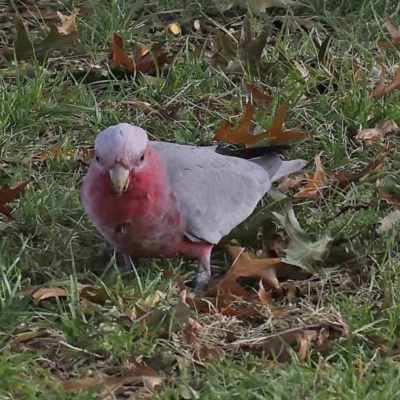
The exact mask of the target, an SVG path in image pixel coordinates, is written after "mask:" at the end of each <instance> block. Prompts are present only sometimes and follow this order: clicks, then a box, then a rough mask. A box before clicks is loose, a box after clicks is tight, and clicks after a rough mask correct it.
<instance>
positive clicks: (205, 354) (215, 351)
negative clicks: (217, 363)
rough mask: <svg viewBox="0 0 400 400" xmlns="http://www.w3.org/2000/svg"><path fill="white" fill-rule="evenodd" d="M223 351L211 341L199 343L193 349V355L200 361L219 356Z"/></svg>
mask: <svg viewBox="0 0 400 400" xmlns="http://www.w3.org/2000/svg"><path fill="white" fill-rule="evenodd" d="M224 354H225V352H224V351H223V349H222V348H221V347H218V346H216V345H214V344H211V343H201V344H200V346H198V347H197V348H196V350H195V351H194V357H195V359H196V360H198V361H200V362H204V361H211V360H215V359H218V358H221V357H222V356H223V355H224Z"/></svg>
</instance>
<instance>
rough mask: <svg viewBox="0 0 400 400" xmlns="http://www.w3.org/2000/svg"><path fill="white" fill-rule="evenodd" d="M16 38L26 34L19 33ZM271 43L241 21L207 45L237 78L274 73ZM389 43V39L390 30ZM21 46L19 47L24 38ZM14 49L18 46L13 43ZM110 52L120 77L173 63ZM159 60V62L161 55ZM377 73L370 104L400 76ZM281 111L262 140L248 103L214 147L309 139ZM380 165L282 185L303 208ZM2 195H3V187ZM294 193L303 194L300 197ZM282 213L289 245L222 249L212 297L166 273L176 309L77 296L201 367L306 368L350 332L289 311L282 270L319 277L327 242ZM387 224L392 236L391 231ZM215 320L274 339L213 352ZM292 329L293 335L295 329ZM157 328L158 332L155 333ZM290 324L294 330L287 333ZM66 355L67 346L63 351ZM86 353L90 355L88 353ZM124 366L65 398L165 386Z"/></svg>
mask: <svg viewBox="0 0 400 400" xmlns="http://www.w3.org/2000/svg"><path fill="white" fill-rule="evenodd" d="M60 18H61V17H60ZM68 18H69V19H68ZM61 20H62V25H61V26H59V27H57V31H58V33H59V34H60V35H63V36H68V35H71V33H74V32H75V31H76V25H75V19H74V18H72V16H71V17H65V18H64V20H63V19H62V18H61ZM17 24H18V23H17ZM175 25H178V24H175ZM175 25H174V28H173V29H171V28H169V29H170V31H171V33H172V34H174V35H179V34H180V32H178V27H179V31H180V28H181V27H180V26H179V25H178V27H176V26H175ZM387 26H388V25H387ZM388 28H389V32H390V31H391V29H392V28H391V27H390V26H388ZM52 29H53V28H52ZM60 29H61V30H60ZM19 30H20V31H21V32H22V30H21V25H20V26H19ZM21 35H24V34H23V33H22V34H21ZM268 35H269V33H268V29H265V30H263V31H262V33H261V35H260V36H258V37H256V38H254V37H253V34H252V32H251V26H250V24H249V19H247V20H245V22H244V24H243V27H242V31H241V35H240V37H238V36H237V35H236V36H237V37H236V40H237V41H238V42H239V43H238V44H235V40H233V39H232V37H231V35H222V36H221V34H218V33H217V34H216V35H215V36H216V39H215V43H214V44H215V45H216V46H217V47H218V46H220V48H219V51H218V52H217V53H218V56H224V57H225V58H226V59H225V61H227V63H225V67H224V68H225V72H227V73H236V72H238V71H239V67H240V68H241V69H243V68H242V67H243V65H244V64H249V65H251V66H252V69H257V70H260V69H261V70H262V71H264V72H267V71H269V70H270V67H271V66H270V65H268V64H267V63H263V61H262V59H261V57H262V54H263V50H264V47H265V46H266V43H267V40H268ZM232 36H234V35H232ZM391 36H392V38H394V36H393V29H392V33H391ZM22 37H23V38H24V36H22ZM217 37H218V39H217ZM57 40H59V39H57ZM29 41H30V39H29ZM394 41H395V39H394ZM20 43H23V42H21V41H20ZM30 43H31V44H30V46H31V47H32V49H33V50H29V51H31V53H32V54H33V53H35V54H36V53H37V54H39V56H40V55H41V53H40V51H44V50H42V48H43V47H46V46H43V43H41V42H39V43H34V44H33V42H31V41H30ZM60 43H61V42H60ZM45 44H46V43H45ZM24 46H25V47H24ZM40 46H42V47H40ZM16 47H17V48H18V47H19V49H18V51H19V52H20V56H21V55H22V57H23V58H25V57H27V58H28V54H29V51H28V50H27V49H28V46H27V45H25V44H24V45H19V46H16ZM111 47H112V50H111V56H110V59H109V62H110V64H111V65H113V66H114V67H115V68H116V69H117V70H120V69H121V71H124V70H127V71H128V72H134V73H136V72H142V73H147V72H149V71H151V70H152V69H154V68H155V67H156V66H157V65H158V66H162V65H163V64H170V62H171V60H170V59H168V61H166V62H162V61H163V59H162V58H161V59H160V60H161V63H159V62H158V60H157V57H158V56H156V57H154V54H151V49H150V48H148V47H147V46H143V45H137V46H136V49H135V50H134V52H133V56H130V55H128V52H127V51H126V50H124V44H123V42H122V38H121V37H120V36H119V35H116V34H114V35H113V37H112V42H111ZM38 49H39V51H38ZM51 49H52V47H51V46H50V47H48V48H46V53H47V52H49V51H51ZM16 50H17V49H16ZM24 52H25V53H24ZM156 53H157V52H156ZM161 54H162V53H161ZM162 55H163V54H162ZM163 56H165V57H166V55H163ZM29 57H30V55H29ZM160 64H161V65H160ZM217 66H218V65H217ZM263 68H264V69H263ZM384 68H385V67H384V66H383V64H382V74H381V80H380V82H379V83H378V85H377V86H376V88H375V89H374V91H373V93H372V97H373V98H375V99H379V98H382V97H384V96H385V95H387V94H389V93H390V92H392V91H393V90H395V89H396V88H397V86H398V82H397V80H398V79H397V78H398V77H397V75H398V73H396V77H395V79H394V81H393V82H391V83H389V85H385V78H386V75H385V73H386V70H385V69H384ZM244 85H245V86H246V87H247V89H248V90H249V92H250V94H251V95H252V97H253V100H254V104H259V105H263V106H266V105H268V104H270V102H271V101H272V97H271V96H269V95H267V94H265V93H263V92H262V91H261V90H260V89H258V87H257V86H256V85H255V84H252V83H249V82H245V83H244ZM130 105H131V106H133V107H139V108H141V109H142V110H143V111H144V112H145V113H146V112H147V111H148V114H152V115H157V113H159V112H160V111H162V110H159V109H157V108H156V107H153V106H151V104H149V103H147V104H146V103H144V104H139V103H138V102H136V103H132V104H130ZM146 107H148V108H146ZM287 109H288V104H287V103H283V104H281V106H280V107H279V108H278V111H277V114H276V117H275V120H274V122H273V124H272V126H271V127H270V128H269V129H268V130H267V131H266V132H264V133H263V134H258V135H256V134H253V133H252V132H251V130H250V127H251V123H252V118H253V116H254V113H255V112H256V111H259V110H255V108H254V106H253V105H252V104H251V103H248V104H247V105H246V109H245V112H244V117H243V120H242V121H241V122H240V123H239V125H238V127H237V128H236V129H232V126H231V124H230V123H229V122H227V121H225V122H224V123H223V125H222V126H221V128H220V130H219V131H218V133H217V135H216V136H215V138H214V139H215V140H217V141H226V142H230V143H240V144H244V145H246V146H254V145H255V146H257V145H262V144H265V142H267V143H268V144H270V145H273V144H279V143H284V142H287V141H296V140H303V139H307V138H309V136H310V135H309V134H304V133H302V132H301V126H300V125H298V126H297V127H296V128H294V129H292V130H288V131H285V130H284V129H283V123H284V118H285V112H286V111H287ZM389 122H391V121H389ZM381 128H382V127H381V126H378V127H377V128H376V129H378V130H379V129H381ZM383 130H384V129H383ZM383 130H382V132H379V134H377V135H375V133H376V132H369V133H365V132H364V137H361V138H360V137H357V138H356V139H360V140H363V141H368V140H373V139H375V138H377V137H380V138H381V139H382V140H385V138H384V135H385V132H383ZM359 133H360V132H359ZM218 134H220V136H218ZM260 135H261V136H260ZM368 135H369V136H368ZM374 135H375V136H374ZM371 136H372V137H371ZM85 150H87V151H88V154H90V157H89V158H91V157H92V156H93V150H92V149H85ZM386 156H387V152H385V150H384V151H383V152H382V153H381V154H378V156H377V157H376V159H374V160H372V161H371V162H370V163H369V164H368V165H367V166H366V167H365V168H363V169H362V170H361V171H360V172H354V173H348V172H346V173H335V172H326V171H325V170H324V168H323V165H322V161H321V158H320V156H317V157H318V158H316V171H315V173H314V174H313V176H311V175H310V174H308V175H304V176H297V177H296V178H297V180H296V181H295V182H291V183H290V182H288V181H286V186H287V189H289V190H290V189H298V188H299V186H300V185H301V182H302V181H305V182H306V184H305V186H304V187H302V188H300V191H299V193H298V195H297V196H296V197H297V198H300V199H301V198H308V199H310V198H311V199H316V200H318V199H321V198H323V194H325V193H326V191H327V190H329V187H330V186H333V185H337V186H338V187H339V188H341V189H343V190H344V189H347V188H348V185H349V183H358V182H359V181H360V180H362V179H364V177H367V176H369V175H371V174H373V173H375V172H376V171H378V170H379V169H381V168H382V166H383V162H384V160H385V158H386ZM49 157H59V158H67V157H70V155H69V153H62V151H60V148H59V147H54V148H53V147H52V148H50V149H48V150H46V151H44V152H43V153H38V154H37V155H36V156H34V157H33V158H32V159H31V160H30V161H32V162H34V163H39V164H40V163H44V162H46V161H47V159H48V158H49ZM288 179H291V178H288ZM284 183H285V182H284ZM3 189H4V188H3ZM7 189H9V188H8V187H7ZM301 193H303V194H302V195H301ZM384 193H385V192H384V191H383V188H381V195H382V196H383V197H384V198H385V194H384ZM387 198H389V195H387ZM10 201H12V200H10ZM7 202H9V201H7ZM5 203H6V202H0V204H1V206H3V204H5ZM283 204H284V206H283V207H282V208H281V210H280V211H274V212H273V213H272V214H273V216H274V217H275V222H276V223H277V224H280V225H281V226H282V227H283V229H284V230H285V231H286V233H287V235H288V236H289V239H290V241H289V243H284V246H283V248H282V251H283V255H282V257H281V256H279V258H278V257H273V258H267V257H264V258H261V257H256V256H253V255H252V254H250V253H248V252H247V251H244V250H243V248H242V247H239V246H236V247H235V246H228V247H227V248H226V252H227V253H228V254H229V256H230V257H231V258H232V261H233V262H232V265H231V268H230V269H229V270H228V272H226V273H225V274H223V275H222V276H221V277H219V278H217V279H216V280H214V281H213V282H212V283H211V285H210V287H209V288H208V290H209V291H208V292H207V293H206V294H205V296H204V297H202V298H192V297H191V296H188V297H185V296H186V295H182V293H187V290H188V289H187V288H186V285H185V283H184V281H183V279H182V278H181V277H180V276H173V275H171V274H170V275H169V277H170V278H173V279H175V280H176V282H177V283H178V286H179V293H180V297H179V301H178V303H177V304H174V305H171V304H169V303H168V301H167V300H166V299H167V297H168V296H167V294H165V293H163V292H161V291H158V292H157V291H156V292H154V293H152V294H146V293H144V294H142V296H136V297H135V299H134V305H132V304H130V305H129V306H128V301H129V300H128V299H127V298H125V297H121V296H119V295H118V294H116V293H114V292H113V289H110V288H105V287H103V286H100V287H99V286H93V285H87V286H85V285H84V284H82V285H81V286H79V288H78V293H79V296H80V297H81V298H82V299H83V300H88V302H90V303H96V304H97V305H98V306H99V307H100V313H103V314H106V312H105V310H106V307H108V306H110V303H113V302H114V301H115V300H117V303H119V306H121V307H122V308H129V307H132V310H131V313H130V314H129V315H130V316H131V318H130V324H131V325H132V324H137V325H138V326H140V327H141V328H143V329H145V330H146V331H147V332H148V333H150V334H154V335H156V336H157V335H160V337H162V338H163V340H165V339H164V338H166V337H167V336H166V335H175V336H174V337H175V339H176V338H178V337H179V339H176V340H177V343H176V344H175V345H176V347H175V348H174V345H173V344H171V347H172V348H174V351H176V353H177V354H181V353H180V350H181V349H180V348H181V347H182V344H183V345H185V346H187V347H188V348H189V349H190V351H191V357H192V359H193V360H195V361H196V362H199V363H204V362H209V361H211V360H214V359H217V358H221V357H223V356H224V354H225V353H229V352H230V351H233V350H234V349H238V348H239V349H241V350H249V351H251V352H253V351H254V350H257V351H260V352H262V353H263V357H266V358H273V359H275V360H276V362H277V363H278V362H279V363H280V362H286V361H289V360H290V359H291V357H292V355H293V354H294V355H295V357H296V358H297V360H298V361H299V362H304V361H306V359H307V357H309V356H312V355H313V354H314V353H318V352H320V351H324V350H325V349H326V345H327V343H329V342H332V341H334V340H336V339H337V338H338V337H340V336H346V335H347V327H346V326H345V324H344V323H343V321H341V319H340V316H338V315H334V316H332V315H328V314H329V313H326V314H324V313H321V314H318V313H316V314H317V315H314V316H313V317H314V318H315V319H316V320H317V322H318V323H315V321H311V322H310V320H309V319H311V318H310V316H309V315H307V314H306V313H305V312H304V309H302V308H301V307H296V306H295V307H293V305H294V304H295V303H296V301H297V298H298V297H302V296H303V294H302V291H301V290H300V289H299V286H301V285H302V283H304V284H305V285H309V286H312V285H311V283H310V282H309V281H305V280H304V279H303V280H302V281H301V282H299V281H298V280H296V279H297V278H296V277H295V276H297V275H295V274H293V276H292V278H293V279H290V274H289V281H288V282H286V281H285V282H282V281H281V280H280V279H279V276H278V275H279V274H278V272H279V269H280V268H283V267H285V268H288V267H289V269H287V270H289V271H290V268H291V267H292V266H293V265H294V266H298V267H300V268H304V269H306V270H308V271H310V272H311V273H313V274H314V273H319V272H320V271H321V270H320V269H319V268H320V262H321V261H322V260H323V259H324V257H325V256H326V254H327V253H328V252H329V248H330V245H331V242H332V238H331V237H330V236H329V235H324V236H322V237H320V238H319V239H316V240H315V239H312V238H311V236H310V235H308V234H307V233H306V232H305V231H304V230H303V229H302V228H301V226H300V224H299V222H298V221H297V218H296V216H295V213H294V210H293V207H292V205H291V204H290V205H288V204H289V203H283ZM285 204H286V206H287V207H286V206H285ZM6 215H7V214H6ZM387 217H388V218H387V219H386V220H385V221H384V219H383V220H382V225H381V229H382V230H383V231H385V232H389V231H390V230H391V229H392V228H393V224H395V223H396V221H397V213H390V214H389V215H388V216H387ZM389 225H390V228H388V226H389ZM167 275H168V274H167ZM242 278H252V279H254V280H255V281H256V285H255V288H254V287H250V288H249V285H245V284H243V282H242ZM250 286H251V285H250ZM253 286H254V285H253ZM22 294H23V295H25V296H31V297H32V298H33V300H34V301H35V303H36V305H40V304H42V303H43V302H44V301H49V300H50V301H54V302H56V299H68V296H69V293H68V290H66V289H65V288H63V287H49V288H43V287H40V288H35V289H26V290H25V291H23V292H22ZM280 297H283V298H287V299H288V300H289V302H290V308H289V307H283V306H282V305H281V303H280V302H279V303H278V300H279V299H280ZM131 300H132V299H131ZM302 300H304V301H307V300H306V299H304V296H303V298H302ZM308 300H309V299H308ZM165 303H167V304H168V306H167V308H164V305H165ZM81 306H82V304H81ZM190 309H191V310H190ZM193 310H196V311H198V313H192V312H191V311H193ZM292 315H293V316H294V317H293V319H291V316H292ZM327 315H328V316H327ZM271 317H272V319H271ZM221 318H225V319H224V320H223V321H224V322H225V323H226V326H224V329H226V330H232V332H233V333H234V334H236V335H240V333H238V332H240V331H241V330H245V329H244V328H247V327H248V325H251V324H254V323H255V321H258V322H260V323H261V324H262V323H264V322H265V321H266V320H268V321H270V320H272V321H273V322H272V323H273V324H276V325H273V326H272V328H271V331H274V330H277V332H276V333H271V332H263V334H262V335H260V337H257V338H254V337H252V338H250V339H249V338H244V339H243V338H240V337H239V338H238V337H235V338H234V340H233V341H231V342H230V343H229V344H228V345H227V344H226V341H225V339H226V338H225V337H223V338H222V340H221V341H220V342H217V343H215V342H212V341H210V340H209V337H207V333H208V332H205V330H206V329H205V328H204V327H205V326H207V325H206V324H205V323H204V320H206V321H213V322H214V323H215V321H216V320H217V319H221ZM326 318H331V319H330V320H329V321H328V322H326V323H322V322H321V321H324V319H326ZM176 321H177V322H178V323H177V324H176V326H174V327H172V325H175V322H176ZM295 321H296V322H297V324H296V322H295ZM299 321H300V327H299V324H298V322H299ZM160 322H162V323H161V324H160ZM261 324H258V325H261ZM285 324H286V325H285ZM160 325H161V326H160ZM288 325H291V326H289V327H288ZM38 332H39V330H32V331H30V332H26V333H25V334H20V336H19V338H18V335H16V336H15V337H14V343H15V345H20V344H25V343H29V342H30V341H32V340H35V339H37V338H48V337H52V336H53V333H51V332H50V330H46V329H45V330H43V331H41V333H38ZM55 336H57V335H55ZM169 337H170V336H169ZM63 340H65V338H63ZM171 343H172V342H171ZM66 347H67V346H66ZM71 348H72V345H71V347H70V349H71ZM293 348H297V351H295V352H293V350H292V349H293ZM84 350H85V349H82V352H83V353H85V351H84ZM85 354H86V353H85ZM87 354H88V355H89V352H88V353H87ZM93 354H96V353H93ZM99 357H100V358H101V357H102V356H100V355H99ZM129 357H130V356H129V355H127V356H126V357H125V358H124V363H125V365H124V367H123V368H120V371H118V373H116V374H108V373H103V372H100V373H99V374H94V375H91V374H90V373H89V374H87V376H86V374H85V375H82V374H81V375H80V376H85V377H83V378H76V377H72V376H70V378H69V379H66V380H65V382H64V383H63V384H62V390H65V391H70V390H74V391H75V390H88V389H89V390H90V389H93V388H94V389H96V390H97V393H98V395H99V396H100V398H102V397H106V396H108V395H109V394H111V393H114V392H116V391H118V390H119V389H121V387H123V386H128V385H132V384H133V385H137V384H139V385H142V386H144V387H145V388H147V389H148V390H149V391H150V392H152V391H154V390H156V387H157V386H158V385H160V384H162V382H163V381H164V380H165V379H164V377H163V376H161V375H160V374H159V373H158V372H156V371H155V370H153V369H152V368H150V367H148V366H147V365H145V364H144V363H142V362H139V361H137V360H136V359H135V358H129ZM132 366H133V367H132Z"/></svg>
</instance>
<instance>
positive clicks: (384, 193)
mask: <svg viewBox="0 0 400 400" xmlns="http://www.w3.org/2000/svg"><path fill="white" fill-rule="evenodd" d="M378 191H379V195H380V196H381V198H382V199H384V200H386V201H387V203H388V204H392V205H393V206H396V207H400V198H399V195H398V194H395V193H390V192H389V191H388V190H387V189H384V188H379V189H378Z"/></svg>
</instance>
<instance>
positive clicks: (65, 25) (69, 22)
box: [57, 11, 78, 35]
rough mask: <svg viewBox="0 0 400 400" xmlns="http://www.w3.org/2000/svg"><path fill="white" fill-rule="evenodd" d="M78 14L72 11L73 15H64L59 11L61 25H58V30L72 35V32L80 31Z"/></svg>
mask: <svg viewBox="0 0 400 400" xmlns="http://www.w3.org/2000/svg"><path fill="white" fill-rule="evenodd" d="M76 15H77V13H72V14H71V15H64V14H62V13H60V12H59V11H57V16H58V18H60V20H61V26H58V27H57V29H58V32H60V33H61V34H62V35H70V34H71V33H74V32H78V28H77V27H76V22H75V19H76Z"/></svg>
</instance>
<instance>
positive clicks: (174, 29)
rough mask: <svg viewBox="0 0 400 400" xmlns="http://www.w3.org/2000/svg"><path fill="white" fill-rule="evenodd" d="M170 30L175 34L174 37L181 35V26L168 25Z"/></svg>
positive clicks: (175, 24) (174, 23)
mask: <svg viewBox="0 0 400 400" xmlns="http://www.w3.org/2000/svg"><path fill="white" fill-rule="evenodd" d="M168 30H169V31H170V32H171V33H172V34H173V35H179V34H180V33H181V27H180V26H179V24H177V23H176V22H173V23H172V24H169V25H168Z"/></svg>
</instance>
